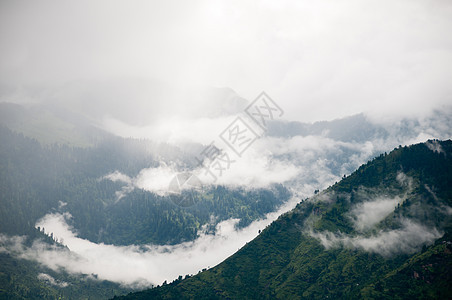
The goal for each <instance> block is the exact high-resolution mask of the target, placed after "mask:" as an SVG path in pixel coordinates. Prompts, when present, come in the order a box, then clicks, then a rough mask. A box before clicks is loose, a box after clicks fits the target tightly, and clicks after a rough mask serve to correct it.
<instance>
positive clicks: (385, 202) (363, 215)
mask: <svg viewBox="0 0 452 300" xmlns="http://www.w3.org/2000/svg"><path fill="white" fill-rule="evenodd" d="M403 200H404V199H403V198H400V197H398V196H396V197H394V198H384V197H383V198H382V197H377V199H375V200H373V201H368V202H363V203H360V204H357V205H356V206H355V207H354V208H353V209H351V210H350V214H351V216H352V219H353V221H354V224H355V226H356V229H358V230H360V231H362V230H366V229H369V228H372V227H373V226H374V225H376V224H377V223H379V222H380V221H382V220H383V219H384V218H386V217H387V216H388V215H389V214H390V213H391V212H393V211H394V209H395V208H396V207H397V204H400V203H402V202H403Z"/></svg>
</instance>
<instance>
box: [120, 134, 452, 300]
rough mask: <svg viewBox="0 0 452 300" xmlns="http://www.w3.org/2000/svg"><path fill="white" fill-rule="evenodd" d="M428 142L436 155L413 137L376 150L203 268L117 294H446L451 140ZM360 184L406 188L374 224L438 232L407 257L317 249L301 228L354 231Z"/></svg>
mask: <svg viewBox="0 0 452 300" xmlns="http://www.w3.org/2000/svg"><path fill="white" fill-rule="evenodd" d="M438 143H440V145H441V147H442V149H443V150H444V152H445V153H437V152H433V151H431V150H430V149H428V147H427V146H426V145H425V144H418V145H414V146H411V147H403V148H399V149H396V150H394V151H393V152H391V153H390V154H388V155H381V156H380V157H377V158H376V159H374V160H373V161H371V162H369V163H367V164H365V165H363V166H362V167H360V168H359V169H358V170H357V171H356V172H354V173H353V174H352V175H350V176H348V177H346V178H344V179H343V180H342V181H341V182H339V183H337V184H335V185H334V186H332V187H330V188H329V189H327V190H326V191H324V192H322V193H320V194H318V195H316V196H315V197H314V198H313V199H311V200H308V201H304V202H302V203H300V204H298V205H297V207H296V208H295V209H294V210H293V211H291V212H289V213H287V214H285V215H283V216H281V217H280V218H279V219H278V220H277V221H275V222H273V223H272V224H271V225H270V226H269V227H268V228H266V229H265V230H263V231H262V233H261V234H260V235H259V236H258V237H257V238H256V239H254V240H253V241H251V242H250V243H248V244H247V245H245V246H244V247H243V248H242V249H240V250H239V251H238V252H237V253H236V254H234V255H233V256H231V257H230V258H228V259H227V260H225V261H224V262H222V263H221V264H219V265H218V266H216V267H214V268H212V269H210V270H207V271H204V272H202V273H200V274H198V275H196V276H193V277H190V278H188V279H185V280H182V281H175V282H173V283H171V284H168V285H165V286H162V287H158V288H154V289H150V290H146V291H143V292H139V293H132V294H129V295H128V296H124V297H120V298H121V299H326V298H329V299H451V298H452V289H451V286H452V268H451V267H452V265H451V262H452V254H451V253H452V251H451V248H452V247H451V242H452V236H451V235H452V231H451V228H452V226H451V222H452V220H451V216H450V214H449V213H448V212H447V209H446V206H451V204H452V203H451V202H452V197H451V196H452V194H451V192H452V142H451V141H445V142H438ZM400 172H403V173H404V174H406V175H407V176H409V178H411V180H412V183H411V185H409V184H408V183H407V184H404V183H403V182H402V183H401V180H397V176H398V174H400ZM399 179H400V178H399ZM362 191H365V192H366V193H367V194H370V196H369V197H371V198H373V197H376V196H379V195H380V194H382V193H383V194H388V195H392V196H395V195H400V194H406V195H408V196H407V197H408V198H407V199H406V200H405V202H403V203H402V205H399V206H398V207H397V208H396V209H395V211H394V213H391V214H390V215H389V216H387V217H386V218H385V219H384V220H383V221H381V222H380V223H379V224H377V225H376V229H374V230H377V231H378V230H383V231H385V230H392V229H396V228H399V227H400V219H401V218H402V217H404V218H410V219H412V220H415V221H416V222H419V223H422V224H425V225H426V226H433V227H435V228H438V229H439V230H441V231H443V232H444V233H445V234H444V236H443V237H442V239H440V240H438V241H437V242H436V244H434V245H424V247H423V249H419V250H418V252H417V253H414V254H413V253H405V254H403V253H398V254H397V253H396V254H392V255H386V256H382V255H381V254H378V253H374V252H366V251H364V250H361V249H355V248H350V247H343V246H337V247H332V248H329V249H325V248H324V247H323V246H322V245H321V243H320V242H319V241H318V240H317V239H315V238H313V237H311V236H310V234H309V230H314V231H317V232H324V231H330V232H332V233H338V232H341V233H342V234H348V235H350V236H356V235H357V234H358V232H356V230H355V228H354V227H353V223H352V222H351V220H350V218H349V217H347V213H348V212H349V211H350V208H351V207H352V206H353V205H354V204H356V203H359V202H361V201H364V200H363V199H362V195H361V193H362ZM372 193H374V194H372ZM360 234H363V233H360ZM364 234H368V235H369V234H372V231H370V232H366V233H364Z"/></svg>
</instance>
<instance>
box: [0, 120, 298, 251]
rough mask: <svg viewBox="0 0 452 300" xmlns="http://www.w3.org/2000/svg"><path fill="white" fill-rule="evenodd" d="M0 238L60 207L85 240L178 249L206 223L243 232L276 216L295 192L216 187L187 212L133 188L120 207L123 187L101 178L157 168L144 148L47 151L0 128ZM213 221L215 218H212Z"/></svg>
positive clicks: (121, 143)
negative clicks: (235, 221)
mask: <svg viewBox="0 0 452 300" xmlns="http://www.w3.org/2000/svg"><path fill="white" fill-rule="evenodd" d="M0 140H1V141H2V143H0V191H1V192H2V194H1V199H0V232H3V233H7V234H11V235H14V234H27V233H28V232H29V230H30V228H33V226H34V224H35V223H36V221H37V220H38V219H39V218H41V217H43V216H44V215H45V214H47V213H49V212H51V211H52V210H57V209H58V207H59V203H60V201H61V202H64V203H66V204H67V205H66V206H65V208H64V211H68V212H70V213H71V215H72V216H73V219H72V225H73V226H74V227H75V228H76V229H77V230H78V232H79V234H80V236H81V237H83V238H87V239H89V240H91V241H93V242H104V243H110V244H117V245H129V244H144V243H155V244H174V243H180V242H183V241H189V240H193V239H195V238H196V237H197V235H198V233H199V230H200V228H201V226H202V225H204V224H208V223H209V222H211V221H213V223H212V224H211V226H213V228H214V226H215V225H216V224H217V223H218V222H220V221H223V220H226V219H229V218H239V219H240V223H239V226H240V227H244V226H246V225H248V224H249V223H251V222H252V221H253V220H256V219H258V218H261V217H263V216H264V215H265V214H266V213H268V212H270V211H274V210H275V209H276V208H277V207H278V206H279V205H280V204H282V203H284V202H285V201H286V200H287V199H288V197H289V196H290V194H289V193H288V191H287V190H286V189H285V188H283V187H282V186H275V187H274V189H273V190H272V191H269V190H252V191H246V190H243V189H242V190H239V189H237V190H230V189H226V188H224V187H221V186H219V187H215V188H212V189H211V190H209V191H208V192H207V193H206V194H205V195H203V196H202V199H201V201H200V203H198V204H197V205H195V206H193V207H189V208H182V207H179V206H177V205H175V204H174V203H172V202H171V200H170V198H169V197H160V196H157V195H155V194H153V193H150V192H147V191H144V190H138V189H136V190H134V191H132V192H130V193H129V194H127V195H126V196H125V197H124V198H122V199H121V200H119V201H117V197H116V195H115V192H116V191H119V190H121V187H122V184H121V183H114V182H111V181H109V180H101V178H102V176H105V175H106V174H108V173H111V172H114V171H116V170H119V171H120V172H122V173H124V174H127V175H129V176H135V175H136V174H137V173H138V172H139V171H140V170H141V169H143V168H147V167H152V166H156V165H157V163H156V161H155V160H154V158H153V157H152V155H151V154H149V152H147V150H146V147H145V144H140V143H139V142H137V141H134V140H123V139H110V140H106V141H104V142H103V143H102V144H100V145H98V146H97V147H94V148H69V147H67V146H52V147H43V146H41V145H40V144H39V143H38V142H37V141H35V140H32V139H30V138H26V137H23V136H22V135H20V134H16V133H13V132H11V131H10V130H9V129H7V128H5V127H1V126H0ZM212 215H213V216H215V217H216V218H215V219H213V220H211V216H212Z"/></svg>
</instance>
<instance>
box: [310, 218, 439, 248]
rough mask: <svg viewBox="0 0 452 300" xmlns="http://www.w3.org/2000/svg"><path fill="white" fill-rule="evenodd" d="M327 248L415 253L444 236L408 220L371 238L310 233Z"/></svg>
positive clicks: (434, 229)
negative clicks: (398, 226) (341, 247)
mask: <svg viewBox="0 0 452 300" xmlns="http://www.w3.org/2000/svg"><path fill="white" fill-rule="evenodd" d="M309 235H310V236H312V237H314V238H316V239H318V240H319V241H320V242H321V243H322V245H323V246H324V247H325V248H327V249H328V248H331V247H340V246H345V247H349V248H359V249H362V250H365V251H368V252H376V253H379V254H381V255H384V256H390V255H393V254H399V253H409V254H410V253H414V252H416V251H419V249H420V247H422V246H423V245H425V244H431V243H433V242H434V241H435V240H436V239H438V238H440V237H441V236H442V235H443V234H442V233H441V232H439V231H438V230H437V229H436V228H427V227H425V226H423V225H421V224H418V223H415V222H413V221H410V220H408V219H404V220H402V227H401V228H400V229H395V230H390V231H380V232H379V233H378V234H375V235H372V236H370V237H365V236H361V235H358V236H348V235H344V234H340V233H332V232H329V231H327V232H313V231H312V230H311V231H310V232H309Z"/></svg>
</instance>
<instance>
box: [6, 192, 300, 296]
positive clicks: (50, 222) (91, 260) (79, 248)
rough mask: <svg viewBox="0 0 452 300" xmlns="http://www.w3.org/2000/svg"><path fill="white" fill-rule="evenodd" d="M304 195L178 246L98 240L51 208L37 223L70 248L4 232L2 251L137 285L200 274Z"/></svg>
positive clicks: (287, 209)
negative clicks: (80, 233) (238, 226)
mask: <svg viewBox="0 0 452 300" xmlns="http://www.w3.org/2000/svg"><path fill="white" fill-rule="evenodd" d="M299 201H300V199H298V198H293V199H291V200H290V201H289V202H288V203H286V204H285V205H284V206H283V207H281V208H280V209H279V210H278V211H277V212H273V213H269V214H268V215H267V216H266V218H265V219H262V220H258V221H254V222H253V223H251V224H250V225H249V226H248V227H246V228H243V229H240V230H236V229H235V227H234V226H235V224H236V223H237V222H238V220H236V219H230V220H227V221H223V222H221V223H219V224H218V225H217V228H216V233H215V235H208V234H201V235H200V236H199V237H198V238H197V239H196V240H195V241H193V242H186V243H182V244H178V245H174V246H155V245H142V246H133V245H132V246H114V245H105V244H95V243H93V242H90V241H88V240H84V239H81V238H78V237H77V236H76V233H74V229H73V228H71V227H70V226H69V225H68V224H67V223H66V219H67V218H70V217H71V216H70V214H68V213H65V214H58V213H56V214H49V215H46V216H45V217H44V218H42V219H41V220H40V221H39V222H38V223H37V224H36V226H40V227H45V228H46V231H47V232H53V234H54V236H55V237H57V238H58V239H61V238H62V239H63V240H64V244H65V245H66V246H67V247H68V248H69V249H70V251H68V250H67V249H64V248H61V247H55V246H52V247H51V246H49V245H47V244H44V243H42V242H35V243H34V244H33V246H32V247H31V248H28V247H26V246H25V245H24V238H22V237H7V236H5V235H0V251H2V252H9V253H11V254H13V255H17V256H19V257H21V258H26V259H32V260H37V261H38V262H40V263H42V264H43V265H45V266H47V267H49V268H51V269H52V270H55V271H59V270H60V268H63V269H65V270H66V271H67V272H69V273H73V274H88V275H90V274H97V277H98V278H99V279H103V280H110V281H115V282H118V283H122V284H125V285H130V286H135V287H141V288H143V287H146V286H150V285H151V284H154V285H157V284H161V283H162V282H163V281H164V280H168V281H171V280H173V279H175V278H177V277H178V276H179V275H186V274H196V273H197V272H198V271H199V270H201V269H203V268H207V267H213V266H215V265H216V264H218V263H220V262H221V261H223V260H224V259H226V258H227V257H229V256H230V255H232V254H233V253H234V252H236V251H237V250H238V249H239V248H241V247H242V246H244V245H245V243H247V242H249V241H251V240H252V239H253V238H254V237H256V235H257V234H258V230H262V229H264V228H265V227H266V226H267V225H268V224H270V223H271V222H272V221H273V220H275V219H276V218H277V217H278V216H279V215H280V214H282V213H284V212H286V211H289V210H290V209H292V208H293V207H294V206H295V205H296V203H297V202H299Z"/></svg>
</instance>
